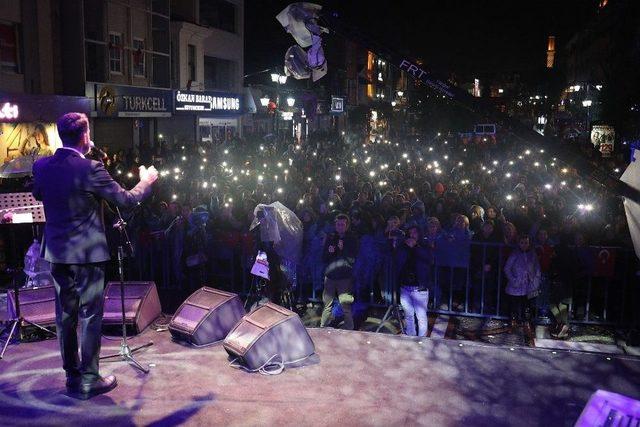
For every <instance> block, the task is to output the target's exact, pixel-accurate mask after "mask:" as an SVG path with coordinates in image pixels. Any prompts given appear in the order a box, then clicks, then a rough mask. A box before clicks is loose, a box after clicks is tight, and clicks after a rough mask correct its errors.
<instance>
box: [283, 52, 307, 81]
mask: <svg viewBox="0 0 640 427" xmlns="http://www.w3.org/2000/svg"><path fill="white" fill-rule="evenodd" d="M284 71H285V74H286V75H287V76H293V78H295V79H296V80H301V79H308V78H309V77H311V70H309V64H308V62H307V53H306V52H305V51H304V49H302V48H301V47H300V46H298V45H297V44H294V45H293V46H291V47H290V48H289V49H287V53H285V55H284Z"/></svg>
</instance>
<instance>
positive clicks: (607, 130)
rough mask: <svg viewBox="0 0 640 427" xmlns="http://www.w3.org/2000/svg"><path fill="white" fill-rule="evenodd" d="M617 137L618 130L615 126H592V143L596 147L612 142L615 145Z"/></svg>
mask: <svg viewBox="0 0 640 427" xmlns="http://www.w3.org/2000/svg"><path fill="white" fill-rule="evenodd" d="M615 138H616V132H615V130H614V129H613V126H609V125H593V126H592V128H591V143H592V144H593V145H594V146H596V147H597V146H599V145H602V144H611V146H612V147H613V141H614V140H615Z"/></svg>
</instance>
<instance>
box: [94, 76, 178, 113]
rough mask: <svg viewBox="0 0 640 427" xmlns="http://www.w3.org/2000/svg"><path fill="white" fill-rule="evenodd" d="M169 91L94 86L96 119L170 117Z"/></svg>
mask: <svg viewBox="0 0 640 427" xmlns="http://www.w3.org/2000/svg"><path fill="white" fill-rule="evenodd" d="M171 93H172V92H171V91H170V90H161V89H147V88H140V87H129V86H116V85H100V84H96V85H95V102H96V105H95V109H96V115H97V116H98V117H170V116H171V110H172V99H171Z"/></svg>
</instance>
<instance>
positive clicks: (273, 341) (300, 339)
mask: <svg viewBox="0 0 640 427" xmlns="http://www.w3.org/2000/svg"><path fill="white" fill-rule="evenodd" d="M223 345H224V348H225V350H227V353H229V354H230V355H231V356H234V357H237V358H239V359H240V361H241V362H242V363H244V365H245V366H246V367H247V368H249V369H251V370H256V369H259V368H261V367H264V365H265V364H267V363H268V362H270V361H282V362H284V363H287V362H294V361H297V360H301V359H304V358H305V357H308V356H310V355H312V354H313V353H315V346H314V344H313V341H312V340H311V337H310V336H309V333H308V332H307V329H306V328H305V327H304V325H303V324H302V321H301V320H300V317H299V316H298V315H297V314H296V313H294V312H293V311H290V310H287V309H286V308H284V307H280V306H279V305H276V304H272V303H267V304H265V305H262V306H260V307H258V308H256V309H254V310H253V311H252V312H251V313H249V314H247V315H246V316H244V317H243V318H242V321H241V322H240V323H238V324H237V325H236V327H235V328H233V330H232V331H231V332H229V335H227V338H226V339H225V340H224V343H223Z"/></svg>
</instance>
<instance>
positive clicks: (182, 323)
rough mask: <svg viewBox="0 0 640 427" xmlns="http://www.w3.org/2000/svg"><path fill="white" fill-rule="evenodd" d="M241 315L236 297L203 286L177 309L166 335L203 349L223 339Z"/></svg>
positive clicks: (241, 311) (239, 304)
mask: <svg viewBox="0 0 640 427" xmlns="http://www.w3.org/2000/svg"><path fill="white" fill-rule="evenodd" d="M244 315H245V311H244V306H243V305H242V301H241V300H240V297H238V295H236V294H232V293H229V292H224V291H220V290H218V289H213V288H209V287H206V286H204V287H202V288H200V289H198V290H197V291H195V292H194V293H193V294H191V295H190V296H189V298H187V299H186V301H185V302H183V303H182V305H181V306H180V307H178V310H176V313H175V314H174V316H173V318H172V319H171V322H170V323H169V331H170V332H171V335H172V336H173V338H175V339H176V340H179V341H185V342H188V343H190V344H193V345H207V344H211V343H214V342H216V341H220V340H222V339H224V337H226V336H227V334H228V333H229V331H230V330H231V329H233V327H234V326H235V325H236V324H237V323H238V322H239V321H240V320H241V319H242V316H244Z"/></svg>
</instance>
